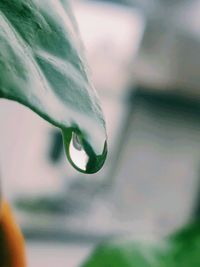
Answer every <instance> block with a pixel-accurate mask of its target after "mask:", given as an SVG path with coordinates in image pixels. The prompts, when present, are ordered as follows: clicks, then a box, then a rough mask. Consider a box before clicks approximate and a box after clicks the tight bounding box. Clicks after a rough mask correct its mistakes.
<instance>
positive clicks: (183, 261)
mask: <svg viewBox="0 0 200 267" xmlns="http://www.w3.org/2000/svg"><path fill="white" fill-rule="evenodd" d="M122 266H123V267H190V266H192V267H199V266H200V224H199V222H196V223H194V224H191V225H188V226H187V227H185V228H184V229H183V230H181V231H178V232H177V233H175V234H173V235H172V236H170V237H169V238H166V239H165V240H163V241H160V242H156V243H155V242H154V243H147V242H143V243H142V242H136V241H132V242H131V241H123V242H121V241H120V242H110V243H107V244H102V245H100V246H99V247H97V249H96V250H95V251H94V252H93V254H92V255H91V257H90V258H89V259H88V260H87V261H86V262H85V264H83V267H122Z"/></svg>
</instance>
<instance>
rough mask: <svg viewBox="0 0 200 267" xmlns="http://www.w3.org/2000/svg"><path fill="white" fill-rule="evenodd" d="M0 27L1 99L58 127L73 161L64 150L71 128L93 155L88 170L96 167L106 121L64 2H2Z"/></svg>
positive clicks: (31, 0)
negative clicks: (27, 108) (30, 111)
mask: <svg viewBox="0 0 200 267" xmlns="http://www.w3.org/2000/svg"><path fill="white" fill-rule="evenodd" d="M0 25H1V27H0V97H1V98H7V99H11V100H15V101H18V102H20V103H22V104H23V105H25V106H27V107H29V108H31V109H32V110H33V111H35V112H36V113H37V114H39V115H40V116H41V117H43V118H44V119H46V120H48V121H49V122H51V123H52V124H54V125H55V126H57V127H59V128H61V129H62V130H63V132H64V138H65V140H64V141H65V144H66V147H67V154H68V156H69V160H71V162H72V164H73V160H72V159H71V157H70V155H69V153H68V150H69V145H70V140H71V138H72V132H73V131H74V132H76V134H78V135H79V139H80V141H81V142H82V145H83V146H84V149H85V150H88V151H89V152H88V151H87V155H88V156H91V155H92V156H94V158H95V159H96V161H95V164H96V165H98V166H93V171H92V169H91V172H95V171H97V170H98V169H99V168H100V167H101V166H102V165H103V162H104V160H105V156H106V148H105V146H106V145H105V139H106V133H105V123H104V118H103V115H102V111H101V108H100V105H99V101H98V99H97V97H96V93H95V91H94V89H93V87H92V85H91V83H90V81H89V79H88V75H87V71H86V67H85V64H84V63H83V59H82V54H81V52H82V45H81V42H80V40H79V35H78V31H77V27H76V23H75V20H74V17H73V15H72V13H71V9H70V7H69V4H68V1H67V0H42V1H41V0H1V1H0ZM88 148H89V149H88ZM102 155H103V157H102ZM74 165H75V164H74ZM90 165H91V162H90ZM75 167H78V166H75ZM95 168H96V169H95ZM80 171H81V169H80ZM83 171H84V170H83Z"/></svg>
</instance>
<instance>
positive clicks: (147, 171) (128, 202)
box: [0, 0, 200, 267]
mask: <svg viewBox="0 0 200 267" xmlns="http://www.w3.org/2000/svg"><path fill="white" fill-rule="evenodd" d="M71 2H72V6H73V9H74V13H75V17H76V19H77V22H78V26H79V30H80V35H81V38H82V40H83V43H84V47H85V55H86V58H87V61H88V66H89V69H90V72H91V76H92V80H93V82H94V85H95V87H96V89H97V91H98V94H99V96H100V99H101V104H102V108H103V111H104V114H105V118H106V122H107V130H108V145H109V154H108V160H107V162H106V164H105V166H104V168H103V169H102V170H101V171H100V172H99V173H97V174H95V175H85V174H81V173H78V172H77V171H76V170H74V169H73V168H72V167H71V166H70V165H69V163H68V162H67V160H66V158H65V155H64V151H63V145H62V137H61V134H60V132H59V131H58V130H57V129H56V128H54V127H52V126H51V125H50V124H48V123H47V122H45V121H44V120H42V119H41V118H39V117H38V116H37V115H35V114H34V113H33V112H31V111H30V110H28V109H26V108H25V107H23V106H21V105H18V104H16V103H13V102H9V101H5V100H3V101H2V100H1V105H0V123H1V139H0V146H1V151H2V153H1V155H0V164H1V177H3V181H2V182H3V190H4V191H3V194H4V195H5V196H6V198H7V199H9V201H10V202H11V203H12V205H13V207H14V212H15V215H16V217H17V220H18V222H19V224H20V225H21V227H22V230H23V232H24V234H25V237H26V242H27V253H28V264H29V265H28V266H30V267H33V266H34V267H35V266H37V267H40V266H48V267H51V266H55V265H56V264H58V263H59V264H62V266H68V267H76V266H79V265H80V264H81V263H82V262H83V261H84V260H85V259H86V257H87V256H88V255H89V254H90V252H91V251H92V249H93V248H94V247H95V245H96V244H98V243H99V242H101V241H103V240H107V239H110V238H113V237H116V236H121V235H128V236H130V235H131V236H132V237H133V239H134V238H135V239H144V240H147V239H159V238H161V237H163V236H166V235H168V234H169V233H172V232H173V231H175V230H176V229H178V228H180V227H181V226H183V225H184V224H186V223H187V222H188V221H190V220H193V219H194V218H196V217H198V216H199V214H200V195H199V193H200V134H199V133H200V75H199V70H200V30H199V29H200V1H199V0H190V1H184V0H182V1H181V0H176V1H175V0H121V1H120V0H118V1H117V0H116V1H114V0H113V1H89V0H88V1H86V0H85V1H84V0H82V1H81V0H79V1H78V0H73V1H71Z"/></svg>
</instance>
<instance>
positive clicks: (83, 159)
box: [63, 131, 107, 173]
mask: <svg viewBox="0 0 200 267" xmlns="http://www.w3.org/2000/svg"><path fill="white" fill-rule="evenodd" d="M63 136H64V141H65V149H66V154H67V157H68V160H69V161H70V163H71V164H72V166H73V167H75V168H76V169H77V170H78V171H80V172H84V173H95V172H98V171H99V170H100V169H101V168H102V166H103V164H104V162H105V159H106V155H107V143H106V141H105V143H104V147H103V148H102V153H101V154H100V155H96V154H95V152H94V151H93V149H92V147H91V146H90V144H89V143H88V142H87V141H86V140H85V138H84V137H83V135H82V134H81V133H80V132H75V131H73V132H71V133H70V134H69V131H68V132H64V133H63Z"/></svg>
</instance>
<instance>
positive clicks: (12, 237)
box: [0, 202, 27, 267]
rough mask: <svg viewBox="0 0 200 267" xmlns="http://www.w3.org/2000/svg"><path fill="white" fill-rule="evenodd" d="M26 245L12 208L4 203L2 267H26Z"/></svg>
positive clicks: (0, 234) (0, 219) (0, 246)
mask: <svg viewBox="0 0 200 267" xmlns="http://www.w3.org/2000/svg"><path fill="white" fill-rule="evenodd" d="M26 266H27V265H26V259H25V244H24V238H23V236H22V233H21V231H20V229H19V227H18V226H17V224H16V223H15V220H14V217H13V215H12V212H11V209H10V206H9V204H8V203H7V202H3V204H2V210H1V217H0V267H26Z"/></svg>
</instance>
